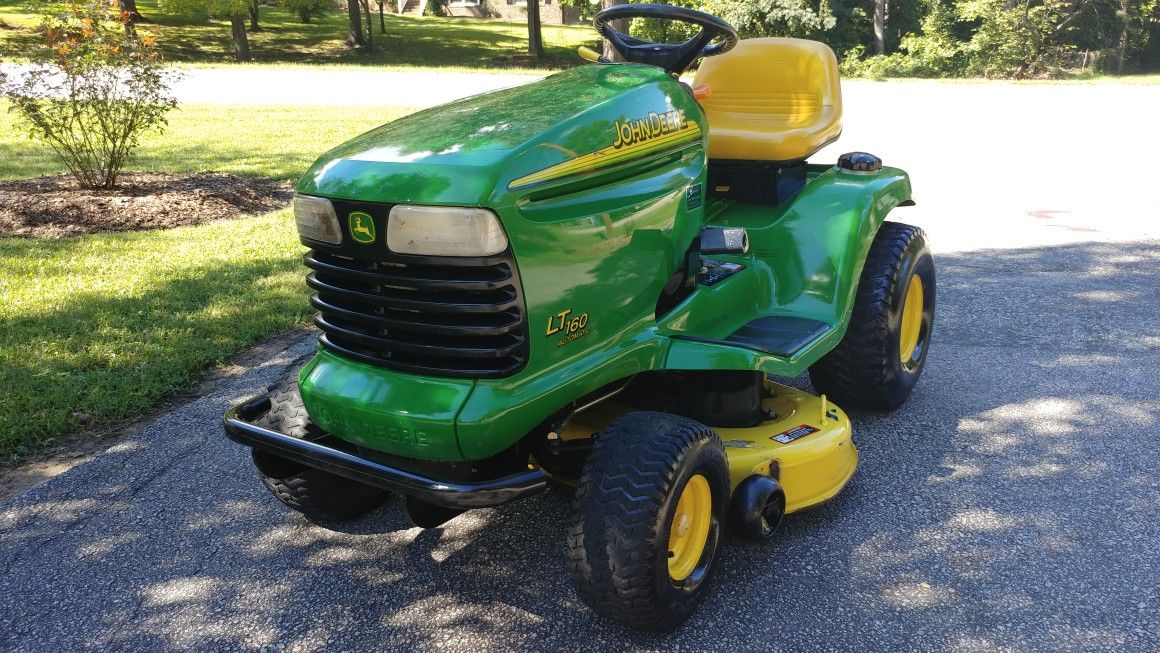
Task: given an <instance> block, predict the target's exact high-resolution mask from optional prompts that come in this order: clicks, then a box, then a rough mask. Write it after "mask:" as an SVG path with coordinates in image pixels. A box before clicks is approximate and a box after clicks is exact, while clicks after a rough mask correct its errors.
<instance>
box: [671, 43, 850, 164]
mask: <svg viewBox="0 0 1160 653" xmlns="http://www.w3.org/2000/svg"><path fill="white" fill-rule="evenodd" d="M701 84H708V85H709V92H710V96H709V97H707V98H705V99H703V100H701V106H702V107H704V109H705V114H706V116H707V117H708V120H709V158H711V159H734V160H745V161H801V160H803V159H805V158H806V157H808V156H809V155H811V154H813V153H814V152H817V151H818V150H819V149H821V148H822V147H823V146H825V145H827V144H829V143H831V142H832V141H834V140H835V139H837V138H838V135H839V134H841V133H842V88H841V86H840V85H839V83H838V59H837V57H835V56H834V51H833V50H831V49H830V48H829V47H828V46H826V45H825V44H824V43H818V42H817V41H807V40H804V39H785V38H763V39H746V40H744V41H741V42H740V43H738V44H737V47H735V48H733V49H732V50H730V51H729V52H726V53H725V54H723V55H720V56H716V57H705V59H704V60H702V61H701V68H700V70H698V71H697V76H696V78H695V80H694V82H693V86H694V87H696V86H699V85H701Z"/></svg>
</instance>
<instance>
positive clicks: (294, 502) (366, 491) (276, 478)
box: [251, 365, 389, 522]
mask: <svg viewBox="0 0 1160 653" xmlns="http://www.w3.org/2000/svg"><path fill="white" fill-rule="evenodd" d="M298 368H299V365H293V366H291V371H290V372H289V373H287V374H286V375H285V376H283V377H282V378H281V379H279V380H278V382H277V383H275V384H274V385H272V386H270V410H269V411H268V412H267V413H266V414H265V415H263V416H262V417H260V418H259V419H257V420H255V421H254V424H255V425H256V426H261V427H264V428H268V429H270V430H272V431H278V432H279V433H285V434H286V435H290V436H293V437H296V438H307V439H313V438H315V437H319V436H321V435H322V434H323V432H322V430H321V429H319V428H318V426H317V425H316V424H315V423H314V422H313V421H312V420H311V419H310V416H309V415H308V414H306V407H305V406H304V405H303V404H302V397H301V396H300V395H299V394H298ZM251 453H252V456H253V459H254V466H255V467H256V468H257V469H258V475H259V476H260V477H261V478H262V484H263V485H265V486H266V489H267V490H269V491H270V493H271V494H273V495H274V497H275V498H277V499H278V500H279V501H281V502H282V503H283V504H285V505H286V506H288V507H290V508H292V509H294V510H297V511H298V512H300V513H302V514H303V515H305V516H306V518H307V519H310V520H311V521H329V522H337V521H345V520H349V519H354V518H356V517H361V516H363V515H365V514H366V513H368V512H370V511H372V510H374V509H375V508H377V507H379V506H380V505H382V503H383V502H384V501H385V500H386V499H387V497H388V495H389V493H388V492H387V491H386V490H382V489H379V488H376V487H372V486H370V485H366V484H363V483H359V482H357V481H352V480H350V479H347V478H343V477H341V476H336V475H335V474H331V473H328V472H324V471H322V470H320V469H315V468H313V467H307V466H306V465H302V464H300V463H296V462H294V461H291V460H287V459H285V458H282V457H280V456H277V455H274V454H272V453H268V452H265V451H259V450H257V449H254V450H252V452H251Z"/></svg>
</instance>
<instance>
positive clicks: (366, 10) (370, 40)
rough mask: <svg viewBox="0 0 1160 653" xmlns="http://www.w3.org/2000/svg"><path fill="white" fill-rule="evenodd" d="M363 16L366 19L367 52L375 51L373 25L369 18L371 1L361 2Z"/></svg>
mask: <svg viewBox="0 0 1160 653" xmlns="http://www.w3.org/2000/svg"><path fill="white" fill-rule="evenodd" d="M362 11H363V15H364V16H366V18H367V50H374V49H375V23H374V20H375V19H374V17H373V16H371V0H362Z"/></svg>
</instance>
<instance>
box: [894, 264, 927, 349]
mask: <svg viewBox="0 0 1160 653" xmlns="http://www.w3.org/2000/svg"><path fill="white" fill-rule="evenodd" d="M923 301H924V299H923V294H922V279H920V278H919V277H918V275H917V274H912V275H910V284H909V285H908V286H907V288H906V299H904V300H903V301H902V328H901V329H900V330H899V332H898V357H899V358H901V359H902V362H903V363H909V362H910V361H911V360H912V359H913V358H914V354H915V351H914V350H915V349H916V348H917V347H918V336H919V334H921V333H922V311H923Z"/></svg>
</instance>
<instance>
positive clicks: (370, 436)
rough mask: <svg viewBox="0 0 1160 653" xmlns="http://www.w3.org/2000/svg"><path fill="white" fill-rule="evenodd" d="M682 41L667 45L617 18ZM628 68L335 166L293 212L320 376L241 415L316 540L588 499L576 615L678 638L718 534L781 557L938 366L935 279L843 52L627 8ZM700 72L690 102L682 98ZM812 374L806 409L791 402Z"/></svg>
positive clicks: (603, 26)
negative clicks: (792, 518) (370, 520)
mask: <svg viewBox="0 0 1160 653" xmlns="http://www.w3.org/2000/svg"><path fill="white" fill-rule="evenodd" d="M632 18H653V19H662V20H670V21H678V22H682V23H687V24H689V25H692V26H693V27H694V28H695V29H696V30H697V33H696V35H695V36H693V37H692V38H690V39H689V40H687V41H684V42H682V43H677V44H659V43H651V42H646V41H643V40H641V39H639V38H634V37H632V36H629V35H627V34H624V33H621V32H619V31H617V30H616V29H615V28H614V27H613V25H614V24H622V23H621V22H620V21H621V20H622V19H632ZM595 24H596V28H597V29H598V30H599V32H600V33H601V34H602V35H603V36H604V37H605V38H607V39H608V40H609V41H610V42H611V43H612V44H613V46H614V47H615V48H616V50H617V51H618V52H619V53H620V54H621V55H623V58H624V60H625V61H624V62H623V63H609V62H606V61H603V60H601V59H600V58H599V57H598V56H597V55H595V53H592V52H590V51H587V52H582V55H583V56H585V58H587V59H589V60H592V61H593V63H591V64H589V65H584V66H581V67H578V68H574V69H571V70H567V71H565V72H561V73H558V74H555V75H552V76H550V77H548V78H546V79H544V80H543V81H540V82H537V83H534V84H528V85H526V86H521V87H518V88H511V89H507V90H501V91H496V92H493V93H486V94H483V95H478V96H475V97H471V98H467V99H464V100H459V101H456V102H452V103H451V104H448V105H445V106H441V107H436V108H433V109H428V110H426V111H422V112H419V113H416V114H414V115H411V116H409V117H407V118H403V119H400V120H397V121H395V122H393V123H390V124H388V125H385V126H383V127H380V128H378V129H375V130H373V131H370V132H368V133H366V134H363V135H362V136H359V137H357V138H355V139H354V140H352V141H350V142H348V143H345V144H343V145H340V146H339V147H337V148H335V149H333V150H331V151H330V152H327V153H326V154H324V155H323V156H322V157H321V158H320V159H319V160H318V161H317V163H315V164H314V166H313V167H312V168H311V169H310V170H309V172H307V174H306V175H305V176H304V177H303V178H302V181H301V182H300V183H299V184H298V194H297V196H296V197H295V199H294V216H295V220H296V222H297V226H298V230H299V234H300V235H301V239H302V242H303V243H304V244H305V245H306V246H307V247H308V248H309V252H308V253H307V254H306V255H305V263H306V267H308V268H309V270H310V271H309V276H308V277H307V283H308V284H309V285H310V287H311V288H312V289H313V291H314V295H313V297H312V298H311V300H310V301H311V303H312V304H313V305H314V308H315V309H317V311H318V312H317V315H316V317H315V323H316V324H317V325H318V328H319V329H320V331H321V335H320V336H319V343H318V349H317V352H316V353H315V354H314V355H313V356H312V357H311V358H309V360H308V361H304V364H303V365H302V366H301V367H300V369H295V370H294V374H293V375H292V376H289V377H288V378H286V379H285V380H283V381H282V382H280V383H279V384H277V385H276V386H274V387H272V388H271V389H270V391H269V392H268V393H267V394H266V395H264V396H261V397H257V398H255V399H251V400H249V401H246V402H243V403H242V404H240V405H238V406H236V407H234V408H233V409H231V410H230V411H229V412H228V413H227V414H226V417H225V428H226V432H227V433H228V434H229V436H230V437H231V438H232V439H234V440H236V441H237V442H240V443H242V444H245V445H247V446H249V447H251V448H252V450H253V460H254V464H255V465H256V467H257V470H258V473H259V475H260V477H261V479H262V481H263V482H264V483H265V485H266V487H268V488H269V489H270V490H271V491H272V492H273V494H274V495H275V496H276V497H277V498H278V499H280V500H281V501H282V502H283V503H285V504H286V505H288V506H290V507H291V508H294V509H295V510H298V511H301V512H302V513H304V514H305V515H306V516H307V517H309V518H311V519H315V520H319V521H322V522H326V521H333V520H341V519H350V518H355V517H358V516H360V515H362V514H365V513H367V512H368V511H371V510H373V509H374V508H376V507H377V506H378V505H380V504H381V503H382V502H383V501H384V500H385V499H386V498H387V496H388V495H389V494H392V493H394V494H397V495H401V496H402V497H404V499H405V502H406V510H407V512H408V514H409V515H410V517H411V519H412V520H413V521H414V523H415V524H416V525H418V526H421V527H436V526H439V525H440V524H442V523H444V522H445V521H447V520H449V519H451V518H453V517H455V516H456V515H458V514H460V513H461V512H463V511H465V510H469V509H472V508H481V507H488V506H497V505H500V504H504V503H507V502H509V501H515V500H517V499H522V498H525V497H529V496H531V495H534V494H536V493H539V492H541V491H543V490H544V489H545V488H546V487H547V486H548V485H549V484H551V485H553V486H557V487H560V488H565V489H567V490H569V491H572V492H574V498H573V501H572V516H571V519H570V522H569V524H568V526H567V559H568V564H569V566H570V568H571V573H572V576H573V578H574V580H575V584H576V588H577V591H578V593H579V595H580V596H581V598H582V599H583V600H584V601H585V602H586V603H587V604H588V605H589V606H591V607H592V609H593V610H595V611H596V612H598V613H600V614H602V615H605V616H606V617H608V618H610V619H613V620H616V621H618V622H621V623H623V624H626V625H629V626H631V627H637V628H645V629H654V630H664V629H670V628H673V627H675V626H676V625H678V624H679V623H681V621H682V620H683V619H684V618H685V617H686V616H688V615H689V614H690V612H691V611H692V610H693V609H694V607H695V606H696V604H697V603H698V601H699V600H700V599H701V598H702V597H703V595H704V594H705V592H706V590H707V588H708V586H709V579H710V576H711V574H712V572H713V566H714V561H715V560H716V558H717V553H718V550H719V547H720V546H721V545H722V543H723V542H724V541H725V540H724V538H725V536H726V535H727V534H728V533H732V534H734V535H736V536H740V537H745V538H753V539H757V540H768V539H770V538H771V537H773V536H774V534H775V532H776V530H777V527H778V524H779V522H780V521H781V519H782V516H783V515H785V514H788V513H792V512H795V511H799V510H803V509H806V508H809V507H811V506H815V505H817V504H819V503H821V502H823V501H826V500H828V499H830V498H832V497H834V496H835V495H836V494H837V493H838V492H839V491H841V489H842V488H843V487H844V486H845V485H846V483H847V482H848V481H849V480H850V477H851V476H852V475H853V474H854V470H855V467H856V466H857V462H858V453H857V450H856V449H855V447H854V443H853V440H852V439H851V426H850V420H849V418H848V417H847V415H846V413H845V412H844V411H843V410H842V408H840V407H839V406H847V407H850V406H856V407H859V408H868V409H891V408H895V407H897V406H899V405H900V404H901V403H902V402H904V401H905V400H906V399H907V397H908V396H909V395H910V393H911V390H912V389H913V388H914V385H915V382H916V381H917V380H918V378H919V375H920V374H921V372H922V369H923V363H924V361H925V360H926V357H927V352H928V351H929V347H930V337H931V325H932V318H933V311H934V304H935V275H934V264H933V261H932V259H931V255H930V253H929V251H928V249H927V245H926V241H925V238H924V236H923V233H922V231H920V230H919V229H917V228H915V227H911V226H906V225H904V224H901V223H898V222H885V221H884V219H885V218H886V215H887V213H889V212H890V211H891V210H892V209H894V208H895V207H899V206H906V205H909V204H912V201H911V194H910V182H909V179H908V177H907V175H906V173H905V172H903V171H902V170H899V169H897V168H889V167H884V166H883V165H882V162H881V161H880V160H879V159H878V158H876V157H874V156H872V155H870V154H865V153H859V152H855V153H850V154H845V155H843V156H841V157H840V158H839V159H838V161H837V163H836V164H834V163H826V164H814V163H808V162H807V158H808V157H810V156H811V155H812V154H814V153H815V152H816V151H817V150H818V149H820V148H821V147H823V146H825V145H826V144H828V143H830V142H832V141H833V140H834V139H836V138H838V135H839V134H840V132H841V129H842V123H841V117H842V100H841V91H840V88H839V83H838V73H837V62H836V60H835V58H834V54H833V52H831V51H830V49H829V48H827V47H826V46H825V45H822V44H820V43H815V42H812V41H803V40H797V39H781V38H763V39H752V40H744V41H740V40H739V39H738V36H737V33H736V32H735V31H734V29H733V28H732V27H731V26H729V25H728V24H727V23H725V22H724V21H722V20H720V19H718V18H715V17H713V16H710V15H708V14H704V13H701V12H698V11H693V10H691V9H685V8H682V7H675V6H667V5H648V4H629V5H620V6H615V7H613V8H610V9H606V10H604V11H602V12H600V13H599V14H598V15H597V16H596V20H595ZM702 58H703V61H702V63H701V64H700V67H699V69H698V70H697V73H696V77H695V79H694V80H693V82H692V84H691V85H690V84H685V83H683V82H682V81H680V79H679V76H680V75H681V73H683V72H685V70H686V69H687V68H689V67H690V66H691V65H692V64H693V63H694V62H696V61H697V60H700V59H702ZM807 370H808V372H809V377H810V381H811V383H812V384H813V387H814V388H815V389H816V390H817V392H818V393H819V394H818V395H817V396H815V395H813V394H809V393H807V392H804V391H802V390H800V389H797V388H794V387H791V386H789V385H785V384H783V383H779V382H777V381H775V379H778V378H780V379H782V380H785V379H786V378H793V377H797V376H799V375H800V374H802V373H803V372H805V371H807Z"/></svg>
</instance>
